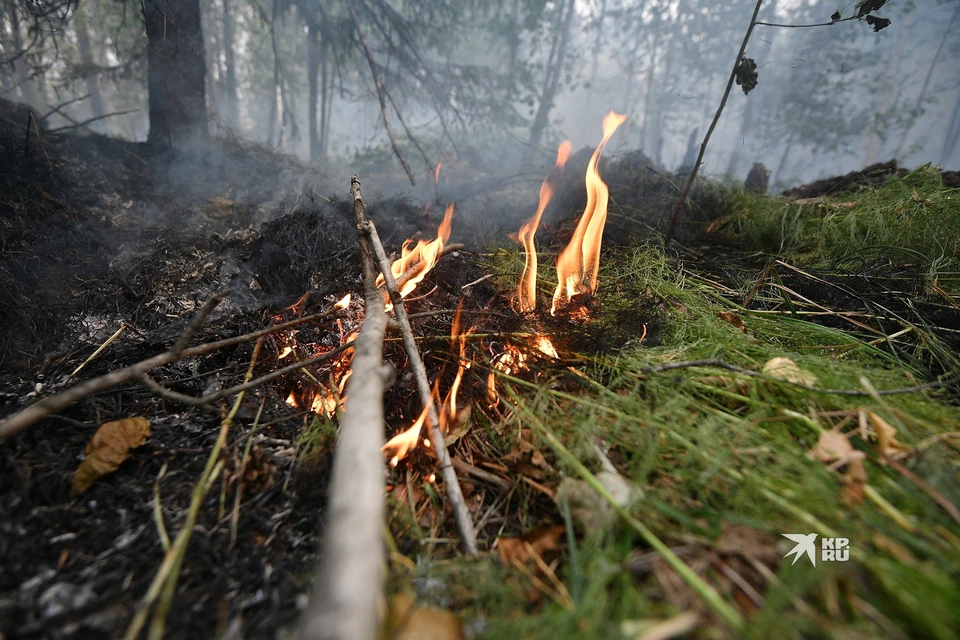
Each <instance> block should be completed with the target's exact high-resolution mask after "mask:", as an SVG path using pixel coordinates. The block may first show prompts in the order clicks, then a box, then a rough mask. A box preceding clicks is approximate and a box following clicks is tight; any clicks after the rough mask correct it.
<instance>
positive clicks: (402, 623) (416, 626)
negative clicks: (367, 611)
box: [381, 593, 466, 640]
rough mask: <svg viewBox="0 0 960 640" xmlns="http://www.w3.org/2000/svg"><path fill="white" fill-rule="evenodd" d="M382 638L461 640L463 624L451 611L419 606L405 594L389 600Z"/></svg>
mask: <svg viewBox="0 0 960 640" xmlns="http://www.w3.org/2000/svg"><path fill="white" fill-rule="evenodd" d="M381 637H382V638H391V639H392V640H463V639H464V638H465V637H466V636H464V634H463V625H462V624H460V619H459V618H457V616H456V615H454V614H453V613H451V612H450V611H445V610H443V609H438V608H435V607H421V606H419V605H417V604H416V603H415V602H414V601H413V598H412V597H411V596H410V595H409V594H406V593H398V594H397V595H395V596H394V597H393V598H392V599H391V601H390V610H389V611H388V612H387V618H386V620H384V629H383V633H382V634H381Z"/></svg>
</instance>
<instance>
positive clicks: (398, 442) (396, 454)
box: [380, 407, 428, 467]
mask: <svg viewBox="0 0 960 640" xmlns="http://www.w3.org/2000/svg"><path fill="white" fill-rule="evenodd" d="M427 411H428V407H424V408H423V411H421V412H420V417H419V418H417V420H416V422H414V423H413V425H412V426H411V427H410V428H409V429H407V430H406V431H403V432H401V433H398V434H397V435H395V436H393V437H392V438H390V440H388V441H387V444H385V445H383V446H382V447H380V451H382V452H383V453H384V455H388V456H391V458H390V466H391V467H395V466H397V465H398V464H399V463H400V461H401V460H403V459H404V458H406V457H407V454H408V453H410V452H411V451H412V450H413V449H415V448H416V447H417V443H418V442H419V441H420V431H421V429H423V423H424V422H426V420H427Z"/></svg>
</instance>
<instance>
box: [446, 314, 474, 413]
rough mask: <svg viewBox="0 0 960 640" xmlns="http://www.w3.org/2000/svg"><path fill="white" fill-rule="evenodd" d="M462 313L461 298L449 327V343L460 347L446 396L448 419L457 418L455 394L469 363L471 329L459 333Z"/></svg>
mask: <svg viewBox="0 0 960 640" xmlns="http://www.w3.org/2000/svg"><path fill="white" fill-rule="evenodd" d="M462 313H463V298H461V299H460V304H458V305H457V313H456V314H455V315H454V316H453V324H452V325H451V327H450V341H451V342H453V343H458V344H459V346H460V357H459V364H458V366H457V377H456V378H454V380H453V384H452V385H451V386H450V393H449V394H448V396H447V406H448V407H449V410H450V418H456V416H457V392H458V391H459V390H460V382H461V381H462V380H463V373H464V372H465V371H466V370H467V369H469V368H470V363H469V362H467V360H466V351H467V334H468V333H470V331H472V329H469V330H467V332H466V333H463V334H461V333H460V315H461V314H462Z"/></svg>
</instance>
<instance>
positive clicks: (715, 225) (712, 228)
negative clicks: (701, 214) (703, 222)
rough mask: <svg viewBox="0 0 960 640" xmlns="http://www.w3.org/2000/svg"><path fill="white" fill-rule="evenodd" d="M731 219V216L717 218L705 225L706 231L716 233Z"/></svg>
mask: <svg viewBox="0 0 960 640" xmlns="http://www.w3.org/2000/svg"><path fill="white" fill-rule="evenodd" d="M731 220H733V216H724V217H723V218H717V219H716V220H713V221H712V222H711V223H710V224H708V225H707V233H708V234H709V233H716V232H717V231H720V229H723V228H724V227H725V226H727V223H728V222H730V221H731Z"/></svg>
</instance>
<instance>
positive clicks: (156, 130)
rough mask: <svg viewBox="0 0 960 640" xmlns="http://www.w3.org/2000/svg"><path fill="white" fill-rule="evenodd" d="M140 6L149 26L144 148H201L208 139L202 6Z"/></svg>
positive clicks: (167, 1) (193, 2)
mask: <svg viewBox="0 0 960 640" xmlns="http://www.w3.org/2000/svg"><path fill="white" fill-rule="evenodd" d="M141 6H142V10H143V17H144V20H145V21H146V25H147V86H148V90H149V93H150V97H149V101H150V134H149V136H148V137H147V142H149V143H151V144H160V145H166V146H172V147H175V148H183V147H196V146H201V145H203V144H204V143H206V142H208V141H209V139H210V133H209V129H208V126H207V91H206V77H207V67H206V59H205V57H204V47H203V31H202V28H201V26H200V0H151V1H150V2H144V3H143V4H142V5H141Z"/></svg>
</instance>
